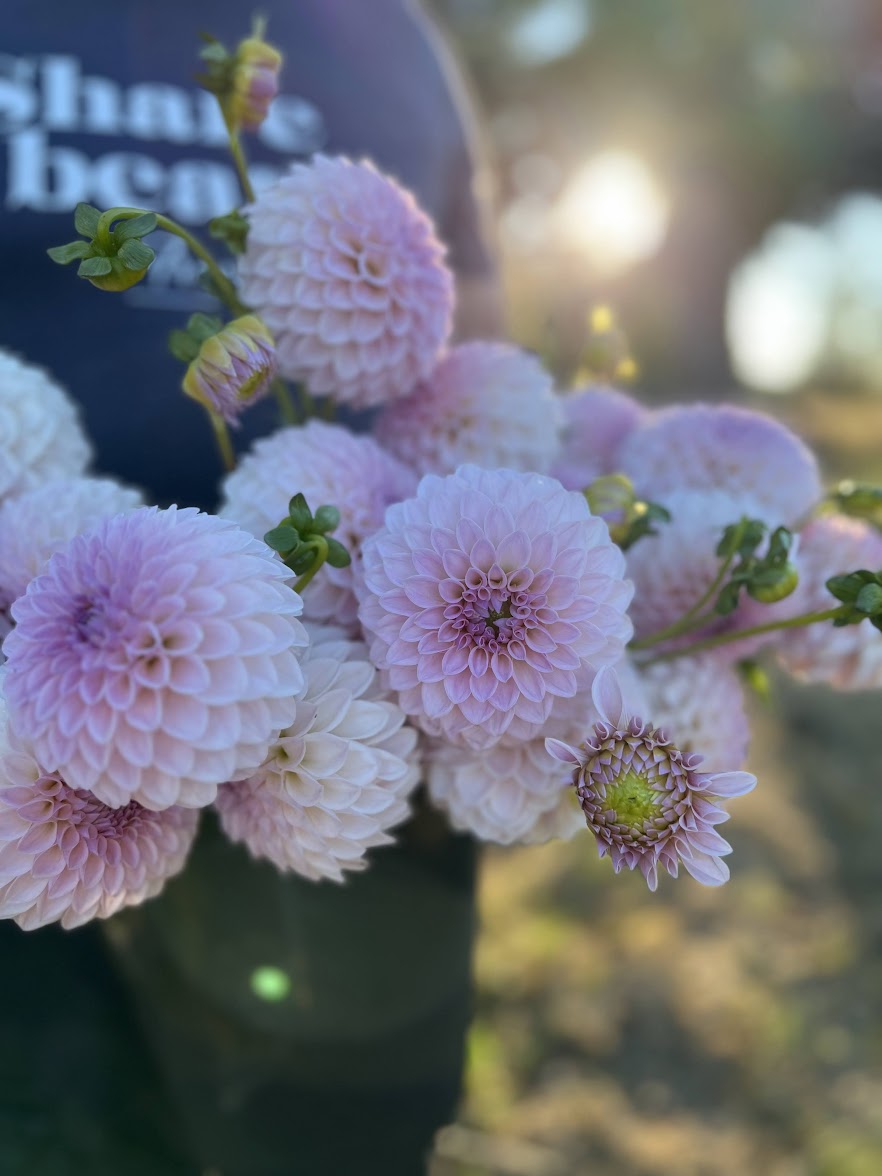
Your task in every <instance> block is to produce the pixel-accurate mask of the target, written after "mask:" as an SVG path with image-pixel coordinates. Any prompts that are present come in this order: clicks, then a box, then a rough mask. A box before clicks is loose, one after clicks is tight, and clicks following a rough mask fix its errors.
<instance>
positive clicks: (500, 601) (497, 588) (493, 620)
mask: <svg viewBox="0 0 882 1176" xmlns="http://www.w3.org/2000/svg"><path fill="white" fill-rule="evenodd" d="M532 578H533V576H532V572H530V571H529V570H527V569H523V568H519V569H517V570H516V571H514V572H506V571H504V570H503V569H502V568H501V567H499V565H498V564H495V565H494V566H493V567H491V568H490V569H489V571H481V570H480V569H478V568H470V569H469V571H468V572H467V573H466V575H465V578H464V580H463V581H461V582H458V581H447V582H446V584H445V585H444V586H443V587H442V596H443V598H444V599H446V600H449V601H451V603H450V604H448V605H447V607H446V608H445V610H444V625H443V627H442V636H444V637H446V638H447V639H449V640H453V641H454V643H455V644H457V645H460V646H469V647H472V646H476V645H477V646H479V647H481V648H485V649H487V651H488V652H490V653H493V652H495V651H496V650H498V649H499V648H500V647H501V646H504V645H509V644H510V643H511V642H513V641H521V642H523V641H527V639H528V635H529V634H531V633H533V634H535V631H536V630H537V629H538V628H539V627H541V625H542V623H543V620H549V619H551V620H555V619H556V616H555V615H552V610H550V609H549V608H548V607H547V598H546V596H545V594H544V593H540V592H531V591H529V590H528V589H527V588H526V587H525V586H526V585H529V584H530V582H531V580H532Z"/></svg>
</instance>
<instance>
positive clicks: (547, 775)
mask: <svg viewBox="0 0 882 1176" xmlns="http://www.w3.org/2000/svg"><path fill="white" fill-rule="evenodd" d="M572 774H573V773H572V769H570V768H568V767H567V766H565V765H563V764H561V763H560V761H559V760H556V759H554V758H553V757H552V756H551V755H549V754H548V752H547V751H546V750H545V742H544V740H543V739H541V738H540V739H532V740H529V741H528V742H526V743H514V744H508V745H504V746H503V745H500V744H497V746H496V747H491V748H489V749H487V750H485V751H481V752H475V751H472V750H471V749H470V748H464V747H455V746H454V745H453V744H450V743H441V742H438V743H435V744H433V746H432V747H431V749H430V751H429V755H428V757H427V761H426V783H427V784H428V788H429V796H430V797H431V798H432V801H433V803H434V804H435V805H436V806H437V807H438V808H440V809H442V810H443V811H444V812H446V813H447V815H448V817H449V818H450V823H451V825H452V826H453V827H454V829H460V830H462V831H463V832H465V833H473V834H474V835H475V837H479V838H480V839H481V840H482V841H493V842H496V843H497V844H498V845H512V844H514V843H515V842H525V841H527V842H530V843H531V844H535V843H538V842H540V841H547V840H551V839H552V838H553V837H563V838H565V837H569V836H572V835H573V834H574V833H576V832H577V831H578V830H579V829H580V828H582V827H583V826H584V822H583V821H582V819H581V814H580V813H579V808H578V805H576V804H574V803H573V796H572V788H571V787H570V785H571V783H572V779H571V778H572Z"/></svg>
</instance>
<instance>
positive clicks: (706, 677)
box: [628, 654, 750, 772]
mask: <svg viewBox="0 0 882 1176" xmlns="http://www.w3.org/2000/svg"><path fill="white" fill-rule="evenodd" d="M640 678H641V682H642V686H643V689H644V691H645V693H646V707H647V709H646V710H645V711H643V712H642V713H643V714H650V715H652V721H653V723H654V724H655V725H656V726H657V727H661V728H663V729H664V730H665V731H667V732H668V733H669V734H670V736H671V738H672V739H674V740H675V741H676V744H677V747H678V748H679V749H680V750H681V751H682V752H698V753H699V754H700V755H701V758H702V765H703V768H704V770H705V771H706V772H723V771H729V770H732V769H735V768H741V767H743V765H744V762H745V760H746V759H747V749H748V746H749V744H750V724H749V723H748V719H747V712H746V711H745V709H744V690H743V688H742V686H741V682H740V681H739V679H738V675H737V674H736V673H735V671H734V670H733V669H732V668H731V666H729V665H727V664H725V662H723V661H722V659H721V658H720V657H718V656H716V655H715V654H703V655H700V656H696V657H680V658H674V659H673V660H672V661H666V662H656V663H655V665H650V666H646V667H644V668H643V669H641V671H640ZM628 713H630V714H634V713H640V712H635V711H633V710H631V709H630V707H629V708H628Z"/></svg>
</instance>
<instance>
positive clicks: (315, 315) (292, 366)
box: [239, 155, 453, 406]
mask: <svg viewBox="0 0 882 1176" xmlns="http://www.w3.org/2000/svg"><path fill="white" fill-rule="evenodd" d="M247 216H248V222H249V230H248V243H247V247H246V250H245V253H244V254H243V256H242V258H241V260H240V269H239V272H240V277H241V282H242V297H243V298H244V300H245V301H246V302H247V303H248V304H249V305H250V306H252V307H254V308H255V310H256V311H257V312H258V313H259V315H260V317H261V318H262V319H263V320H264V322H265V323H266V324H267V326H268V327H269V328H270V330H271V331H272V333H273V335H274V337H275V340H276V345H277V351H278V357H279V369H280V371H281V372H282V374H283V375H284V376H287V377H288V378H290V379H292V380H300V381H302V382H303V383H304V384H305V385H306V387H307V388H308V390H309V391H310V392H311V393H312V394H313V395H318V396H324V395H328V396H332V397H334V398H335V399H336V400H338V401H341V402H345V403H348V404H352V405H357V406H368V405H374V404H382V403H384V402H385V401H388V400H395V399H396V398H397V397H399V396H404V395H406V394H407V393H408V392H410V390H411V389H412V388H413V387H414V385H415V384H416V383H417V381H418V380H421V379H423V378H425V377H426V376H427V375H428V374H429V372H430V371H431V369H432V367H433V366H434V364H435V361H436V359H437V358H438V355H439V353H440V351H441V348H442V347H443V346H444V344H445V342H446V341H447V336H448V334H449V333H450V325H451V312H452V307H453V279H452V277H451V274H450V271H449V270H448V269H447V267H446V266H445V264H444V250H443V247H442V246H441V244H440V243H439V241H438V239H437V237H436V236H435V232H434V229H433V227H432V223H431V221H430V220H429V219H428V217H427V216H426V215H425V214H424V213H423V212H422V211H421V210H420V208H419V207H418V206H417V204H416V202H415V200H414V199H413V197H412V196H411V195H410V193H408V192H406V191H404V189H403V188H400V187H399V186H398V184H396V183H395V181H394V180H392V179H390V178H389V177H388V176H384V175H382V174H381V173H380V172H378V171H377V170H376V169H375V168H374V167H373V165H372V164H370V163H368V162H366V161H365V162H362V163H353V162H352V161H351V160H348V159H342V158H340V159H331V158H328V157H327V156H324V155H316V156H314V157H313V159H312V160H311V161H310V162H309V163H295V164H294V165H293V166H292V167H291V170H290V171H289V172H288V173H287V174H286V175H284V176H282V177H281V179H279V180H277V181H276V182H275V183H274V184H271V185H270V186H269V187H267V188H264V189H263V190H262V191H261V192H260V193H259V195H258V197H257V200H256V201H255V203H254V204H253V205H251V207H250V208H249V209H248V210H247Z"/></svg>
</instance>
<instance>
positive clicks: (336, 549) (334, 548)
mask: <svg viewBox="0 0 882 1176" xmlns="http://www.w3.org/2000/svg"><path fill="white" fill-rule="evenodd" d="M325 542H326V543H327V545H328V561H327V562H328V563H329V564H330V565H331V567H332V568H348V567H349V565H350V564H351V563H352V556H351V555H350V554H349V552H348V551H347V550H346V548H345V547H344V546H343V544H342V543H338V542H337V540H336V539H326V540H325Z"/></svg>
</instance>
